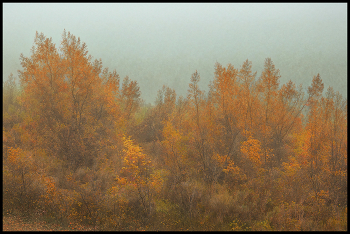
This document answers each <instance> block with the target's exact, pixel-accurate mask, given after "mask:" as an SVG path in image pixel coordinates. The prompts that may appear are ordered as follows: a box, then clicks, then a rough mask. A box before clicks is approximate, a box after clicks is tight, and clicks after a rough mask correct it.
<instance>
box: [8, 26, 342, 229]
mask: <svg viewBox="0 0 350 234" xmlns="http://www.w3.org/2000/svg"><path fill="white" fill-rule="evenodd" d="M20 62H21V66H22V69H21V70H19V71H18V77H15V76H14V75H12V74H11V75H10V76H9V77H8V79H7V80H6V81H4V82H3V216H4V215H8V214H17V215H21V216H23V217H42V218H43V219H45V220H47V221H49V222H58V223H60V224H61V225H64V226H69V225H71V224H79V225H85V226H89V227H92V228H93V230H102V231H108V230H117V231H121V230H138V231H139V230H146V231H157V230H159V231H181V230H183V231H185V230H189V231H220V230H221V231H230V230H231V231H232V230H233V231H316V230H321V231H345V230H347V99H346V98H343V97H342V95H341V94H340V93H339V92H335V91H334V90H333V88H332V87H328V88H327V89H325V87H324V84H323V82H322V79H321V76H320V74H315V76H314V77H310V78H307V79H310V86H309V87H306V88H303V87H302V85H298V84H295V83H293V82H292V81H289V82H287V83H286V84H280V77H281V76H280V71H279V69H277V68H276V67H275V65H274V63H273V62H272V60H271V59H270V58H266V59H265V63H264V69H263V71H262V72H261V74H259V75H257V73H256V72H253V71H252V62H251V61H249V60H246V61H244V62H243V64H242V65H241V66H238V67H235V66H234V65H231V64H228V65H227V66H226V67H225V66H223V65H221V64H220V63H216V64H215V65H214V68H215V72H214V74H213V79H212V80H211V82H210V84H209V87H208V91H204V90H201V89H200V88H199V85H198V84H199V82H200V80H201V78H200V74H199V73H198V72H197V71H194V73H193V74H192V76H191V77H188V81H189V85H188V90H187V96H185V97H183V96H178V95H177V94H176V92H175V90H174V89H172V88H171V87H167V86H165V85H164V86H163V88H162V89H160V90H159V91H158V93H157V98H156V100H155V104H152V105H151V104H145V102H144V101H143V100H142V95H141V90H140V88H139V85H138V83H137V81H134V80H131V79H130V78H129V77H128V76H126V77H125V78H122V79H121V78H120V77H119V75H118V73H117V71H116V70H114V71H109V69H108V68H105V67H103V66H102V60H101V59H99V60H97V59H96V60H93V58H92V56H91V55H90V54H89V52H88V49H87V45H86V44H85V43H83V42H81V41H80V38H77V37H76V36H74V35H72V34H71V33H70V32H66V31H64V32H63V34H62V40H61V44H60V45H59V47H56V45H55V44H54V43H53V42H52V39H51V38H47V37H46V36H44V34H43V33H38V32H37V33H36V35H35V40H34V45H33V47H32V49H31V55H30V57H25V56H23V55H21V56H20ZM16 80H18V81H19V82H16ZM304 90H305V91H304Z"/></svg>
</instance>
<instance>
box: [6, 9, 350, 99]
mask: <svg viewBox="0 0 350 234" xmlns="http://www.w3.org/2000/svg"><path fill="white" fill-rule="evenodd" d="M64 29H66V31H70V32H71V33H72V34H73V35H75V36H77V37H80V39H81V40H82V41H83V42H85V43H86V44H87V47H88V50H89V54H91V55H92V56H93V57H94V58H97V59H99V58H101V59H102V62H103V66H104V67H108V68H109V69H110V71H112V70H113V69H116V70H117V73H118V74H119V75H120V77H121V79H123V78H124V77H125V76H126V75H128V76H129V77H130V79H132V80H136V81H137V82H138V83H139V85H140V89H141V92H142V98H143V99H144V100H145V101H146V102H150V103H153V102H154V101H155V98H156V96H157V91H158V90H159V89H161V87H162V85H163V84H165V85H168V86H169V87H171V88H174V89H175V90H176V93H177V94H178V95H184V96H185V95H186V93H187V89H188V84H189V82H190V77H191V74H192V73H194V72H195V71H196V70H197V71H198V72H199V74H200V76H201V81H200V86H201V88H203V89H205V90H208V88H207V87H208V84H209V81H210V80H213V77H214V65H215V62H219V63H220V64H222V65H223V66H226V65H227V64H228V63H231V64H232V65H234V67H235V68H238V69H239V68H240V67H241V65H242V64H243V62H244V61H245V60H246V59H249V60H250V61H252V63H253V72H255V71H257V72H258V74H257V78H258V77H259V76H260V74H261V71H262V69H263V66H264V60H265V58H267V57H270V58H271V59H272V61H273V62H274V64H275V66H276V68H278V69H280V74H281V79H280V81H281V84H284V83H286V82H287V81H289V80H290V79H291V80H292V81H293V82H294V83H296V84H297V85H298V84H303V87H304V88H306V87H307V86H309V85H310V84H311V81H312V78H313V76H314V75H317V73H320V75H321V79H322V80H323V82H324V83H325V91H326V89H327V88H328V86H332V87H333V88H334V90H335V91H339V92H340V93H341V94H342V95H343V96H345V97H347V3H334V4H333V3H324V4H315V3H310V4H305V3H290V4H286V3H281V4H266V3H262V4H257V3H250V4H236V3H225V4H223V3H221V4H214V3H211V4H209V3H202V4H196V3H192V4H189V3H171V4H170V3H166V4H164V3H163V4H156V3H152V4H150V3H148V4H145V3H143V4H142V3H133V4H131V3H123V4H116V3H113V4H105V3H103V4H98V3H92V4H78V3H73V4H72V3H71V4H68V3H67V4H63V3H55V4H52V3H51V4H50V3H47V4H30V3H26V4H24V3H22V4H14V3H11V4H10V3H6V4H4V3H3V79H7V77H8V76H9V74H10V73H11V72H12V73H13V74H14V75H16V76H17V70H18V69H21V66H20V60H19V57H20V54H21V53H23V54H24V55H25V56H30V49H31V48H32V46H33V43H34V37H35V32H36V31H38V32H42V33H44V35H45V36H47V37H52V39H53V41H54V43H56V46H57V47H59V45H60V42H61V39H62V33H63V30H64Z"/></svg>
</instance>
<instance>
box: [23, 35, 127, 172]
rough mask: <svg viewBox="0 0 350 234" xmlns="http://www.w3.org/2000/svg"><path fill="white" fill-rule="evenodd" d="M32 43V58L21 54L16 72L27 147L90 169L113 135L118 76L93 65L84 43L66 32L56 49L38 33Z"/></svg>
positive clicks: (96, 61) (115, 118)
mask: <svg viewBox="0 0 350 234" xmlns="http://www.w3.org/2000/svg"><path fill="white" fill-rule="evenodd" d="M34 42H35V43H34V46H33V48H32V55H31V57H29V58H27V57H24V56H23V55H21V65H22V67H23V70H21V71H19V73H20V79H21V84H22V86H23V88H24V92H23V96H22V97H21V98H22V103H23V106H24V107H25V110H26V112H27V116H28V117H27V119H26V123H27V125H28V127H29V129H28V130H29V131H30V134H31V137H32V138H33V139H34V145H32V146H31V147H40V148H43V149H45V150H46V151H47V152H48V153H49V154H50V155H53V156H58V157H59V158H61V159H64V160H68V161H69V164H70V165H71V166H73V167H78V166H79V165H84V164H85V165H92V162H93V158H94V156H95V155H96V154H98V152H99V150H100V149H101V146H102V145H104V144H103V143H102V144H100V143H101V142H108V141H109V140H112V141H113V139H115V137H116V135H115V132H113V130H112V129H117V126H118V124H119V122H120V121H118V120H120V110H119V106H118V104H117V102H116V94H117V92H118V87H119V76H118V75H117V74H116V72H113V73H109V72H108V71H107V70H104V71H102V62H101V60H95V61H92V57H91V56H90V55H88V50H87V47H86V44H85V43H81V42H80V39H79V38H78V39H77V38H76V37H75V36H73V35H72V34H70V33H69V32H68V34H67V33H66V32H64V33H63V38H62V43H61V48H60V50H57V49H56V47H55V45H54V44H53V42H52V39H51V38H50V39H49V38H46V37H45V36H44V35H43V34H39V33H37V34H36V37H35V41H34ZM101 73H102V76H101V77H100V74H101ZM111 127H112V128H111ZM110 145H111V143H109V146H110Z"/></svg>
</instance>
